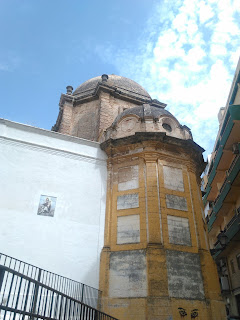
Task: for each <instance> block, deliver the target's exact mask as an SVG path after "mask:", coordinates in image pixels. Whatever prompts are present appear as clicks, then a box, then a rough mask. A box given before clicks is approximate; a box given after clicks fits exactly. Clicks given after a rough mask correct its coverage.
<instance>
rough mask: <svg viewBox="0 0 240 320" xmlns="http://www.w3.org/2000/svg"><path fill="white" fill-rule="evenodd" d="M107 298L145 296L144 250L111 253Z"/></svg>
mask: <svg viewBox="0 0 240 320" xmlns="http://www.w3.org/2000/svg"><path fill="white" fill-rule="evenodd" d="M109 296H110V298H128V297H129V298H130V297H131V298H133V297H146V296H147V271H146V253H145V251H144V250H132V251H119V252H112V253H111V255H110V274H109Z"/></svg>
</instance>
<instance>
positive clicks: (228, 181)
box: [208, 154, 240, 230]
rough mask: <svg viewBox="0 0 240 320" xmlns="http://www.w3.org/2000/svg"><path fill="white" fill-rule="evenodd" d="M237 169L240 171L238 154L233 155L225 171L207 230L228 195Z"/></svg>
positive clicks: (239, 156)
mask: <svg viewBox="0 0 240 320" xmlns="http://www.w3.org/2000/svg"><path fill="white" fill-rule="evenodd" d="M239 171H240V155H239V154H238V155H236V156H235V158H234V160H233V161H232V163H231V166H230V168H229V169H228V171H227V176H226V178H225V180H224V183H223V185H222V187H221V189H220V191H219V195H218V196H217V198H216V199H215V201H214V205H213V214H212V217H211V219H210V218H209V223H208V229H209V230H210V229H211V227H212V224H213V222H214V221H215V220H216V215H217V213H218V212H219V210H220V209H221V207H222V204H223V201H224V199H225V198H226V196H227V195H228V193H229V191H230V189H231V186H232V183H233V181H234V179H235V178H236V176H237V175H238V173H239Z"/></svg>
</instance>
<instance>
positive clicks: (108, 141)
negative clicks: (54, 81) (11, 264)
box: [0, 74, 226, 320]
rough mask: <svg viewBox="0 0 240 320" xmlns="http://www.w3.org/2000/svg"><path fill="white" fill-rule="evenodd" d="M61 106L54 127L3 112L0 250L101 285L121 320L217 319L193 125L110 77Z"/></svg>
mask: <svg viewBox="0 0 240 320" xmlns="http://www.w3.org/2000/svg"><path fill="white" fill-rule="evenodd" d="M59 106H60V108H59V114H58V118H57V121H56V124H55V125H54V126H53V128H52V131H47V130H43V129H39V128H34V127H30V126H27V125H23V124H19V123H14V122H11V121H8V120H3V119H1V120H0V150H1V152H0V158H1V164H2V165H1V169H0V171H1V181H2V185H3V186H4V188H3V191H2V192H1V195H0V197H1V205H0V207H1V209H0V210H1V211H0V216H1V229H2V231H3V232H2V233H1V234H0V252H3V253H5V254H9V255H11V256H14V257H17V258H19V259H21V260H26V261H28V262H30V263H33V264H36V265H38V266H40V267H42V268H45V269H49V270H51V271H53V272H56V273H59V274H62V275H64V276H68V277H70V278H73V279H75V280H78V281H81V282H83V283H86V284H87V285H90V286H93V287H99V289H100V290H101V291H102V297H101V309H102V311H104V312H105V313H107V314H109V315H112V316H114V317H115V318H117V319H120V320H130V319H131V320H145V319H148V320H155V319H160V320H180V319H189V320H190V319H198V320H225V319H226V313H225V306H224V303H223V301H222V298H221V293H220V286H219V282H218V275H217V269H216V265H215V262H214V261H213V259H212V257H211V254H210V251H209V244H208V236H207V226H206V221H205V216H204V208H203V203H202V196H201V189H200V186H201V179H200V175H201V173H202V172H203V170H204V168H205V163H204V160H203V156H202V152H203V151H204V150H203V149H202V148H201V147H200V146H199V145H197V144H196V143H195V142H194V141H193V137H192V134H191V130H190V129H189V128H188V127H187V126H184V125H181V124H180V123H179V121H178V120H177V119H176V118H175V117H174V116H173V115H172V114H171V113H170V112H169V111H167V110H166V104H164V103H162V102H160V101H158V100H156V99H152V98H151V96H150V95H149V94H148V92H147V91H146V90H145V89H144V88H142V87H141V86H140V85H139V84H137V83H136V82H134V81H132V80H130V79H127V78H124V77H121V76H117V75H106V74H104V75H102V76H99V77H96V78H93V79H90V80H88V81H86V82H84V83H83V84H81V85H80V86H79V87H78V88H77V89H76V90H75V91H73V88H72V87H71V86H68V87H67V92H66V93H65V94H62V95H61V98H60V103H59Z"/></svg>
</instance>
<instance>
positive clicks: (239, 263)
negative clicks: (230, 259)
mask: <svg viewBox="0 0 240 320" xmlns="http://www.w3.org/2000/svg"><path fill="white" fill-rule="evenodd" d="M236 258H237V265H238V269H239V270H240V253H239V254H238V255H237V257H236Z"/></svg>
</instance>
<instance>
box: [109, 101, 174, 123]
mask: <svg viewBox="0 0 240 320" xmlns="http://www.w3.org/2000/svg"><path fill="white" fill-rule="evenodd" d="M127 115H136V116H138V117H139V118H140V119H141V120H145V118H152V119H158V118H160V116H162V115H165V116H170V117H172V118H174V119H176V118H175V117H174V116H173V115H172V114H171V113H170V112H169V111H167V110H165V109H163V108H161V107H156V106H153V105H149V104H143V105H141V106H137V107H134V108H131V109H126V110H124V111H123V112H122V113H120V114H119V115H118V116H117V118H116V119H115V120H114V122H113V124H112V126H113V127H114V126H115V125H116V124H117V123H118V122H119V121H120V120H121V119H122V118H124V117H125V116H127ZM176 121H177V119H176Z"/></svg>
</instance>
